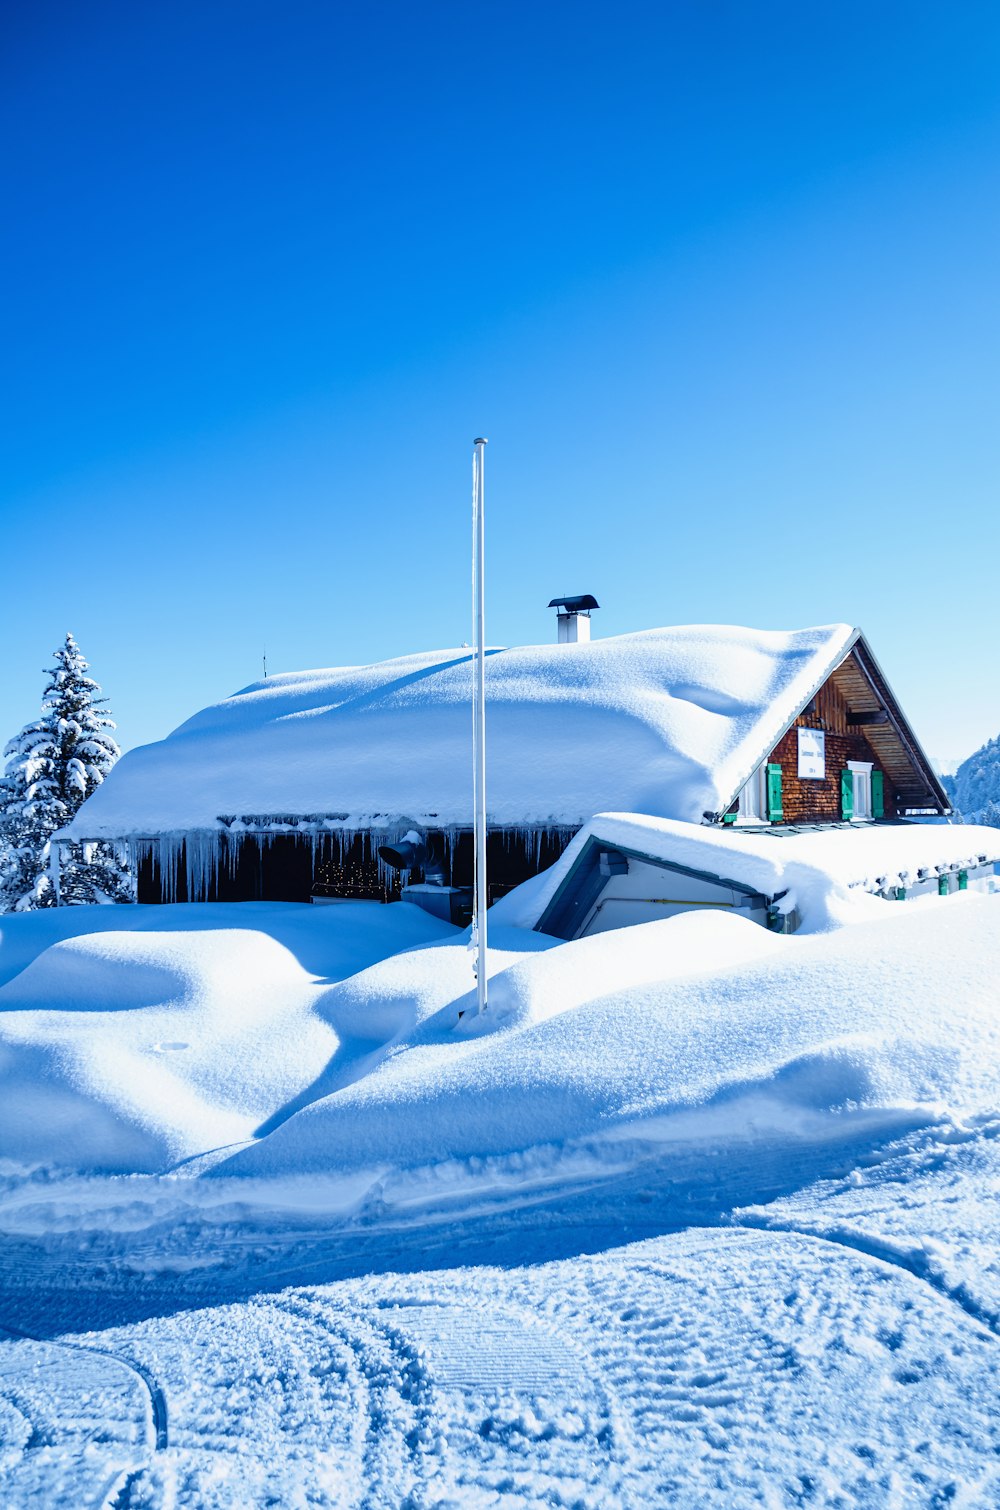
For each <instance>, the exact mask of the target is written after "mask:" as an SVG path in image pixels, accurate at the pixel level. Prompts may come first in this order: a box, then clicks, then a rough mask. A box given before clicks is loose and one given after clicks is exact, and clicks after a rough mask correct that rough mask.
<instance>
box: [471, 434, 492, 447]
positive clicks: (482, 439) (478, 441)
mask: <svg viewBox="0 0 1000 1510" xmlns="http://www.w3.org/2000/svg"><path fill="white" fill-rule="evenodd" d="M472 444H473V445H474V446H488V445H489V441H488V440H487V439H486V436H485V435H477V436H476V438H475V440H474V441H473V442H472Z"/></svg>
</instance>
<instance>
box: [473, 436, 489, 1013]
mask: <svg viewBox="0 0 1000 1510" xmlns="http://www.w3.org/2000/svg"><path fill="white" fill-rule="evenodd" d="M473 444H474V446H475V451H474V453H473V455H474V460H473V471H472V477H473V489H472V583H473V592H472V595H473V616H474V619H475V645H476V650H475V658H474V659H475V670H474V676H473V684H472V771H473V781H472V785H473V851H474V854H475V867H476V877H475V894H474V898H473V913H472V941H473V945H474V947H475V964H474V969H475V972H476V994H477V997H478V1006H477V1011H479V1012H484V1011H485V1010H486V905H487V902H486V670H485V663H486V600H485V595H486V519H485V513H486V466H485V463H486V456H485V452H486V440H485V439H484V438H483V437H482V436H477V437H476V440H475V441H474V443H473Z"/></svg>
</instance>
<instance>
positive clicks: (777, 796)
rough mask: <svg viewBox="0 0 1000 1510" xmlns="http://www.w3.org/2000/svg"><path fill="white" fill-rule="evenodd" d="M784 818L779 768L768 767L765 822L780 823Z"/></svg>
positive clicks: (775, 766) (778, 766) (774, 766)
mask: <svg viewBox="0 0 1000 1510" xmlns="http://www.w3.org/2000/svg"><path fill="white" fill-rule="evenodd" d="M784 816H785V810H784V808H783V807H782V806H781V766H780V765H769V766H768V768H767V821H768V823H781V821H782V820H783V818H784Z"/></svg>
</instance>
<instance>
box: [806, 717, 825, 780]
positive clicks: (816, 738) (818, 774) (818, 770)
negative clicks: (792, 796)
mask: <svg viewBox="0 0 1000 1510" xmlns="http://www.w3.org/2000/svg"><path fill="white" fill-rule="evenodd" d="M799 775H800V776H803V777H805V778H806V779H807V780H812V781H822V780H823V778H824V777H825V776H826V734H825V732H824V731H823V730H822V729H800V730H799Z"/></svg>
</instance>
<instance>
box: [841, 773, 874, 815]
mask: <svg viewBox="0 0 1000 1510" xmlns="http://www.w3.org/2000/svg"><path fill="white" fill-rule="evenodd" d="M873 765H874V761H871V760H849V761H848V762H847V769H848V770H849V771H850V772H851V773H852V774H853V776H854V811H853V812H852V814H851V822H852V823H871V822H872V819H873V817H874V813H873V810H872V768H873Z"/></svg>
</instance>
